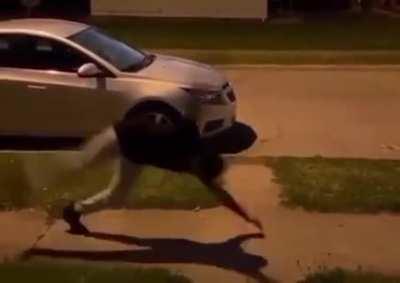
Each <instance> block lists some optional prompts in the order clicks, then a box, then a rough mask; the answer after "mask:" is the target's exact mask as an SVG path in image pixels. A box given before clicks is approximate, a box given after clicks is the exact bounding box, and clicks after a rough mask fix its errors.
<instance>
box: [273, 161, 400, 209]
mask: <svg viewBox="0 0 400 283" xmlns="http://www.w3.org/2000/svg"><path fill="white" fill-rule="evenodd" d="M267 165H268V166H270V167H272V169H273V171H274V174H275V176H276V181H277V182H278V183H280V184H281V185H282V188H283V192H282V200H283V203H284V204H286V205H288V206H292V207H303V208H305V209H306V210H311V211H320V212H351V213H361V212H362V213H377V212H383V211H386V212H400V161H399V160H397V161H395V160H366V159H333V158H332V159H329V158H321V157H315V158H294V157H279V158H268V159H267Z"/></svg>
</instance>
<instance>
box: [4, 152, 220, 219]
mask: <svg viewBox="0 0 400 283" xmlns="http://www.w3.org/2000/svg"><path fill="white" fill-rule="evenodd" d="M71 154H72V153H68V152H59V153H2V154H0V207H1V208H3V209H22V208H28V207H37V208H41V209H45V210H47V211H48V212H50V213H51V214H52V215H54V216H57V215H58V214H59V212H60V208H61V207H63V206H64V205H65V204H66V203H68V202H69V201H71V200H78V199H82V198H86V197H89V196H91V195H93V194H95V193H97V192H99V191H101V190H102V189H104V188H105V187H106V186H107V184H108V182H109V181H110V178H111V176H112V172H113V166H112V164H111V163H109V164H104V165H103V166H100V167H99V168H96V169H86V170H83V171H80V172H77V171H71V170H68V162H69V160H71V158H70V156H71ZM217 203H218V202H217V199H216V198H215V196H214V195H213V194H212V193H210V191H209V190H208V189H207V188H206V187H205V186H204V185H203V184H202V183H201V182H200V181H199V180H198V179H197V178H194V177H192V176H190V175H186V174H177V173H173V172H167V171H164V170H161V169H157V168H153V167H148V168H146V169H145V170H144V172H143V173H142V174H141V175H140V176H139V180H138V183H137V184H136V186H135V187H134V189H132V190H131V193H130V195H129V196H128V198H127V200H126V207H129V208H165V209H169V208H174V209H193V208H195V207H201V208H206V207H213V206H216V205H217Z"/></svg>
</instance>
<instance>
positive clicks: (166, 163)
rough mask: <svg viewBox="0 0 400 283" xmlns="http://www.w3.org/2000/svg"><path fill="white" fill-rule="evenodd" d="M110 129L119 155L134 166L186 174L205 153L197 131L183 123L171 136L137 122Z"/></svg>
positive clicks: (169, 133)
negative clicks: (197, 158) (158, 168)
mask: <svg viewBox="0 0 400 283" xmlns="http://www.w3.org/2000/svg"><path fill="white" fill-rule="evenodd" d="M114 128H115V132H116V135H117V138H118V142H119V146H120V149H121V153H122V154H123V155H124V157H126V158H127V159H128V160H130V161H132V162H134V163H137V164H144V165H152V166H156V167H160V168H164V169H169V170H173V171H187V170H190V167H191V165H192V164H191V161H192V160H193V159H194V158H195V157H196V156H201V155H203V154H204V152H205V150H206V148H205V144H204V143H203V141H202V139H201V138H200V135H199V133H198V130H197V127H196V126H195V125H193V123H191V122H184V123H183V124H182V125H180V127H178V128H177V129H176V131H173V132H166V131H162V130H160V129H155V128H154V127H153V128H151V127H148V126H144V125H143V124H142V123H140V122H119V123H116V124H115V125H114Z"/></svg>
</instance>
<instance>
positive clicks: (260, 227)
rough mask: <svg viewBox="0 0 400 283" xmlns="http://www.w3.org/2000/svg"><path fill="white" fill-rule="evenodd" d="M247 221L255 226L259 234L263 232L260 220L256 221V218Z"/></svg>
mask: <svg viewBox="0 0 400 283" xmlns="http://www.w3.org/2000/svg"><path fill="white" fill-rule="evenodd" d="M247 221H248V222H249V223H251V224H253V225H254V226H256V227H257V228H258V229H259V230H260V231H261V232H263V226H262V224H261V221H260V220H258V219H257V218H250V219H248V220H247Z"/></svg>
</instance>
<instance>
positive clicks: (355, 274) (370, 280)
mask: <svg viewBox="0 0 400 283" xmlns="http://www.w3.org/2000/svg"><path fill="white" fill-rule="evenodd" d="M399 282H400V276H397V277H395V276H386V275H383V274H380V273H375V272H364V271H348V270H343V269H334V270H331V271H324V272H318V273H314V274H311V275H309V276H307V278H306V279H305V280H302V281H299V282H298V283H399Z"/></svg>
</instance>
